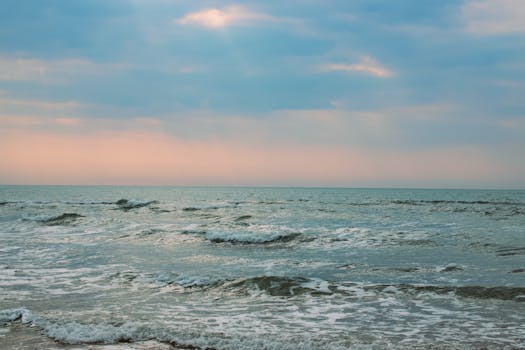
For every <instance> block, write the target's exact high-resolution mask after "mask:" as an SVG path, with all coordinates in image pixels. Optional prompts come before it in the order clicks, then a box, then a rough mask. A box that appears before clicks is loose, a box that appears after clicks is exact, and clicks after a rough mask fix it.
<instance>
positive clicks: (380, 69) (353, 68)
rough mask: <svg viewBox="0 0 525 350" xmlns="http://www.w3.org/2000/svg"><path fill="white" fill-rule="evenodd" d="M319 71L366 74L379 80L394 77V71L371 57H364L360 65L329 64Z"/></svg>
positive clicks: (321, 67)
mask: <svg viewBox="0 0 525 350" xmlns="http://www.w3.org/2000/svg"><path fill="white" fill-rule="evenodd" d="M319 69H320V70H321V71H322V72H345V73H364V74H369V75H372V76H374V77H377V78H390V77H392V76H393V75H394V72H393V71H391V70H390V69H388V68H386V67H384V66H383V65H381V64H380V63H379V62H378V61H377V60H376V59H374V58H372V57H370V56H364V57H363V58H361V60H360V61H359V62H358V63H352V64H348V63H328V64H324V65H321V66H320V67H319Z"/></svg>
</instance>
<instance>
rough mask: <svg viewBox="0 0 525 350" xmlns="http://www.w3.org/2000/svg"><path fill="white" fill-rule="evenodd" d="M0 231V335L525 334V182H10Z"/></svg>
mask: <svg viewBox="0 0 525 350" xmlns="http://www.w3.org/2000/svg"><path fill="white" fill-rule="evenodd" d="M0 242H1V244H0V295H1V296H2V298H1V299H0V324H3V326H0V330H2V331H1V332H0V347H1V344H2V339H4V344H7V341H8V339H12V338H13V336H14V335H16V337H17V338H16V337H15V338H16V339H22V341H21V343H20V345H17V346H19V348H20V349H21V348H23V347H22V346H23V342H24V341H23V339H26V338H24V336H23V335H24V334H25V331H24V329H26V330H27V339H31V338H32V336H31V334H33V333H34V331H35V330H37V331H38V332H39V334H40V333H41V334H42V335H43V336H45V337H46V338H45V339H47V341H50V342H51V344H56V346H57V347H58V346H68V345H67V344H76V345H75V346H77V347H80V348H82V347H87V346H88V344H116V345H111V346H120V345H118V344H119V343H121V342H127V343H126V344H128V347H132V346H134V347H135V348H144V347H146V348H147V347H149V346H150V345H151V344H154V345H151V348H155V347H157V346H158V347H160V348H164V347H165V346H167V345H168V344H173V345H177V346H192V347H196V348H216V349H383V348H392V349H410V348H414V349H420V348H422V349H425V348H431V349H479V348H488V349H516V348H525V316H524V315H525V191H481V190H479V191H478V190H380V189H374V190H369V189H306V188H305V189H301V188H295V189H288V188H180V187H52V186H40V187H29V186H26V187H17V186H1V187H0ZM20 323H22V324H20ZM13 329H14V330H16V332H15V331H10V330H13ZM31 332H33V333H31ZM55 341H56V342H55ZM27 342H29V340H27ZM15 343H16V342H15ZM59 343H60V344H62V345H59ZM9 344H10V345H9V348H13V346H14V345H13V344H14V343H13V341H12V340H10V343H9ZM129 344H134V345H129ZM144 344H146V345H144ZM97 346H102V345H97ZM106 346H109V345H106ZM4 348H6V347H5V346H4Z"/></svg>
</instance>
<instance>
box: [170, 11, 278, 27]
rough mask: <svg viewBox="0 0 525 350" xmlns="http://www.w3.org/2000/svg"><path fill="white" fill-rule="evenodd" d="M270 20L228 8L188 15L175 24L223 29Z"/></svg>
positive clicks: (260, 14) (257, 13)
mask: <svg viewBox="0 0 525 350" xmlns="http://www.w3.org/2000/svg"><path fill="white" fill-rule="evenodd" d="M272 19H273V17H272V16H270V15H267V14H264V13H260V12H253V11H251V10H249V9H247V8H245V7H242V6H229V7H226V8H225V9H223V10H220V9H217V8H209V9H204V10H201V11H198V12H192V13H188V14H187V15H185V16H184V17H182V18H181V19H179V20H178V21H177V23H179V24H182V25H197V26H202V27H208V28H224V27H227V26H231V25H243V24H248V23H250V22H254V21H268V20H272Z"/></svg>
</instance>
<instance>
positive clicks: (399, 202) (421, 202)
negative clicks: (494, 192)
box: [390, 199, 525, 206]
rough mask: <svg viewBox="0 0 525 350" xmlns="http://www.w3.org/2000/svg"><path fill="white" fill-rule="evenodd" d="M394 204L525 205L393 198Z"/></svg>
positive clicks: (517, 204)
mask: <svg viewBox="0 0 525 350" xmlns="http://www.w3.org/2000/svg"><path fill="white" fill-rule="evenodd" d="M390 203H392V204H404V205H423V204H466V205H476V204H478V205H513V206H525V203H523V202H511V201H453V200H412V199H408V200H393V201H391V202H390Z"/></svg>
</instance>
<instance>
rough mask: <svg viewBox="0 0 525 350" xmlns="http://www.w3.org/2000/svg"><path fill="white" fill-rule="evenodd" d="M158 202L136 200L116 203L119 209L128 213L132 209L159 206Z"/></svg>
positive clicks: (121, 200) (120, 200)
mask: <svg viewBox="0 0 525 350" xmlns="http://www.w3.org/2000/svg"><path fill="white" fill-rule="evenodd" d="M158 203H159V202H158V201H141V200H136V199H119V200H118V201H116V202H115V204H116V205H118V207H119V209H122V210H124V211H128V210H131V209H136V208H142V207H146V206H148V205H150V204H158Z"/></svg>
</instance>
